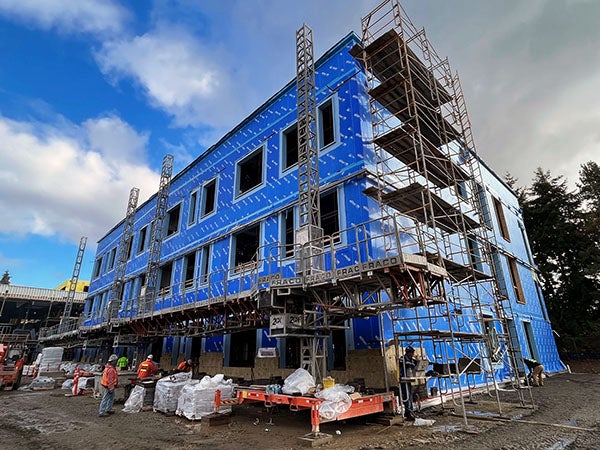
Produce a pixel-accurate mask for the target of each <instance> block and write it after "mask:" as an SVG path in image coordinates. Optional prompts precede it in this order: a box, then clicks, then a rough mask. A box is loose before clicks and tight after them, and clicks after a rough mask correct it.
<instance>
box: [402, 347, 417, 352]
mask: <svg viewBox="0 0 600 450" xmlns="http://www.w3.org/2000/svg"><path fill="white" fill-rule="evenodd" d="M414 351H415V349H414V348H412V347H411V346H410V345H409V346H408V347H406V350H404V352H405V353H409V352H413V353H414Z"/></svg>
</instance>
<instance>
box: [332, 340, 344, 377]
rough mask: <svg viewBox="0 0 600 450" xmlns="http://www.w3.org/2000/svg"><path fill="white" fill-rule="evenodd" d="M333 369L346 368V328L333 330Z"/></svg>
mask: <svg viewBox="0 0 600 450" xmlns="http://www.w3.org/2000/svg"><path fill="white" fill-rule="evenodd" d="M331 342H332V346H333V370H346V330H333V331H332V332H331Z"/></svg>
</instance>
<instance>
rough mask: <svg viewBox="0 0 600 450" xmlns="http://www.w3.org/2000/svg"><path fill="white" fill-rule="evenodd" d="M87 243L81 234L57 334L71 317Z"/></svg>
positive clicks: (63, 330)
mask: <svg viewBox="0 0 600 450" xmlns="http://www.w3.org/2000/svg"><path fill="white" fill-rule="evenodd" d="M86 244H87V237H86V236H81V239H80V240H79V247H78V249H77V257H76V258H75V265H74V266H73V274H72V275H71V281H70V283H69V291H68V293H67V299H66V300H65V309H64V311H63V315H62V318H61V319H60V323H59V324H58V334H62V333H65V332H66V331H67V329H68V327H69V323H70V319H71V311H72V309H73V301H74V300H75V292H76V291H77V282H78V281H79V272H80V271H81V263H82V262H83V254H84V253H85V245H86Z"/></svg>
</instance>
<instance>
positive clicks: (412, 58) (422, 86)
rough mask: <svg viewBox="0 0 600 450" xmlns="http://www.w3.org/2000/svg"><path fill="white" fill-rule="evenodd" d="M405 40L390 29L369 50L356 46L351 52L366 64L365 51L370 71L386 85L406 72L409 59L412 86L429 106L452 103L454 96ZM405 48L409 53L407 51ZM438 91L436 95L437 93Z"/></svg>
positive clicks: (369, 46)
mask: <svg viewBox="0 0 600 450" xmlns="http://www.w3.org/2000/svg"><path fill="white" fill-rule="evenodd" d="M401 40H402V38H401V37H400V36H399V35H398V33H397V32H396V31H395V30H393V29H392V30H389V31H387V32H386V33H384V34H383V35H381V36H380V37H379V38H377V39H376V40H375V41H373V42H372V43H371V44H369V45H367V46H366V47H364V48H363V47H362V46H360V45H358V44H357V45H355V46H354V47H353V48H352V49H350V54H351V55H352V56H353V57H354V58H356V59H357V60H358V61H359V62H360V63H361V64H364V61H363V59H362V52H363V50H364V52H365V53H366V55H367V57H368V58H369V60H370V63H371V65H370V69H371V71H372V72H373V75H375V76H376V77H377V78H378V79H379V80H380V81H382V82H384V81H385V80H387V79H388V78H391V77H393V76H394V75H396V74H397V73H402V72H403V71H405V70H406V60H407V58H406V57H407V56H408V61H409V64H410V74H411V77H410V78H411V81H412V85H413V87H414V88H415V89H417V90H419V91H420V92H421V93H422V94H423V98H425V99H426V100H427V101H428V102H429V103H431V104H432V105H434V106H440V105H443V104H445V103H448V102H449V101H451V100H452V96H451V95H450V94H449V93H448V91H447V90H446V89H445V88H444V86H442V84H441V83H440V82H439V81H438V80H436V79H435V77H434V76H433V74H432V73H431V71H429V70H428V69H427V67H425V64H423V62H422V61H421V60H420V59H419V58H418V57H417V55H416V54H415V52H414V51H413V50H412V49H411V48H410V47H409V46H408V45H403V43H401ZM404 49H406V50H407V51H406V52H405V51H404ZM436 92H437V95H435V93H436Z"/></svg>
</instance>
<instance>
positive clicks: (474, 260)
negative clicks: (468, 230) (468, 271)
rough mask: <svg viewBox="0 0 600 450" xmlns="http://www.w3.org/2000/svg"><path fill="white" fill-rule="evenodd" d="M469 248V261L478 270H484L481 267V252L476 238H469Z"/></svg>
mask: <svg viewBox="0 0 600 450" xmlns="http://www.w3.org/2000/svg"><path fill="white" fill-rule="evenodd" d="M467 246H468V248H469V261H470V263H471V264H472V265H473V267H474V268H475V269H476V270H482V269H483V267H482V266H481V262H482V259H481V251H480V249H479V245H478V244H477V241H476V240H475V238H474V237H472V236H469V237H467Z"/></svg>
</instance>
